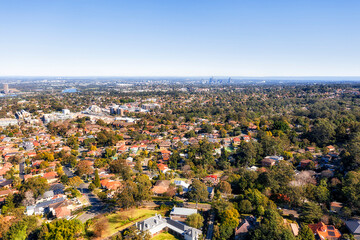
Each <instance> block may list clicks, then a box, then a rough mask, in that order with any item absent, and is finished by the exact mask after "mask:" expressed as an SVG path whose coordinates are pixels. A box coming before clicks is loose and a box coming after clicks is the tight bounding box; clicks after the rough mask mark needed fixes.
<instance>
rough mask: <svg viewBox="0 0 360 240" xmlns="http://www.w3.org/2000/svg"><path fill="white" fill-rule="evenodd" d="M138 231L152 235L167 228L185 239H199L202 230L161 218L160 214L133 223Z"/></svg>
mask: <svg viewBox="0 0 360 240" xmlns="http://www.w3.org/2000/svg"><path fill="white" fill-rule="evenodd" d="M135 226H136V227H137V228H138V229H139V230H140V231H148V232H149V233H150V234H151V235H152V236H154V235H156V234H158V233H160V232H162V231H164V230H167V231H169V232H171V233H174V234H175V235H178V236H181V237H182V238H183V239H185V240H200V239H201V238H200V237H201V235H202V231H201V230H199V229H196V228H193V227H190V226H188V225H186V224H183V223H181V222H178V221H174V220H172V219H170V218H163V217H162V216H161V215H155V216H154V217H151V218H148V219H145V220H144V221H141V222H137V223H136V225H135Z"/></svg>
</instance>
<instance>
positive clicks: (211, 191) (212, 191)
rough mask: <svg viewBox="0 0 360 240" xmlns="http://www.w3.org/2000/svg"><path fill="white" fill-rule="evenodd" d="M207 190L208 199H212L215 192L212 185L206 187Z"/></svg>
mask: <svg viewBox="0 0 360 240" xmlns="http://www.w3.org/2000/svg"><path fill="white" fill-rule="evenodd" d="M207 191H208V193H209V198H210V200H211V199H213V197H214V194H215V191H214V188H213V187H207Z"/></svg>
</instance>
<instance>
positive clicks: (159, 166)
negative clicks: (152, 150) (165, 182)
mask: <svg viewBox="0 0 360 240" xmlns="http://www.w3.org/2000/svg"><path fill="white" fill-rule="evenodd" d="M157 166H158V168H159V170H160V171H161V172H162V173H164V174H165V173H166V172H167V171H170V169H169V167H168V166H167V165H166V164H163V163H159V164H158V165H157Z"/></svg>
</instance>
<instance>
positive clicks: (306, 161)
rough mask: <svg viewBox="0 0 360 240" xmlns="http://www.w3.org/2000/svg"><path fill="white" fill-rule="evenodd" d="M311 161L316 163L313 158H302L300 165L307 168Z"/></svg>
mask: <svg viewBox="0 0 360 240" xmlns="http://www.w3.org/2000/svg"><path fill="white" fill-rule="evenodd" d="M311 163H314V162H313V161H312V160H309V159H306V160H301V162H300V167H301V168H307V167H308V166H310V164H311Z"/></svg>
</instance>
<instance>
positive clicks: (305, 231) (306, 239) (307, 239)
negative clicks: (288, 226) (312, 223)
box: [298, 224, 315, 240]
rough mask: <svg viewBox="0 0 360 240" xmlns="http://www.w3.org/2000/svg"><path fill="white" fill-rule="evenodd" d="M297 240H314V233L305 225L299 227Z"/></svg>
mask: <svg viewBox="0 0 360 240" xmlns="http://www.w3.org/2000/svg"><path fill="white" fill-rule="evenodd" d="M298 240H315V236H314V233H313V232H312V231H311V229H310V228H309V227H308V225H307V224H303V225H302V226H301V230H300V232H299V235H298Z"/></svg>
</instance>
